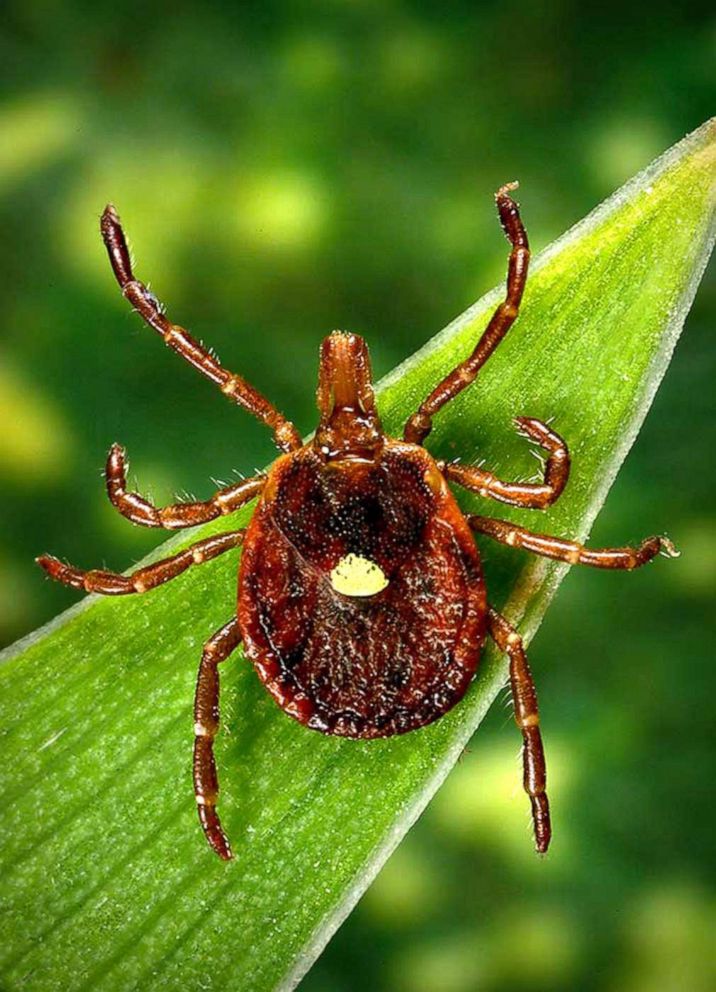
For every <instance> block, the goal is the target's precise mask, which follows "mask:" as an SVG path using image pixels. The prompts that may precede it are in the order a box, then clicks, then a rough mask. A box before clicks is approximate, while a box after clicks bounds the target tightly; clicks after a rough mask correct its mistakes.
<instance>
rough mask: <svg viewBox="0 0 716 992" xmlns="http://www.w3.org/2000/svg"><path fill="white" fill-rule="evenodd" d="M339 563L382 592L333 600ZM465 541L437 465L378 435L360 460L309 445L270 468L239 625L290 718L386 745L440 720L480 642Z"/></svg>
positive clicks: (244, 576)
mask: <svg viewBox="0 0 716 992" xmlns="http://www.w3.org/2000/svg"><path fill="white" fill-rule="evenodd" d="M349 555H353V556H357V557H360V558H362V559H364V560H367V561H370V562H373V563H375V565H377V566H378V568H379V569H380V570H381V572H382V573H383V575H384V576H385V578H386V579H387V583H388V584H387V586H386V587H385V588H384V589H382V590H381V591H380V592H378V593H376V594H374V595H372V596H348V595H344V594H341V593H340V592H337V591H336V589H335V588H334V586H333V584H332V582H331V579H330V576H331V574H332V572H333V570H334V569H335V568H336V567H337V566H338V565H339V563H340V562H341V561H344V560H346V558H347V557H348V556H349ZM486 612H487V601H486V595H485V586H484V582H483V580H482V574H481V570H480V562H479V557H478V555H477V552H476V548H475V542H474V540H473V537H472V534H471V533H470V528H469V527H468V525H467V521H466V520H465V517H464V516H463V515H462V513H461V512H460V510H459V509H458V507H457V504H456V503H455V500H454V498H453V496H452V494H451V492H450V491H449V489H448V487H447V484H446V483H445V481H444V479H443V476H442V474H441V473H440V472H439V470H438V468H437V466H436V464H435V462H434V461H433V459H432V458H431V457H430V455H428V453H427V452H426V451H425V450H424V449H423V448H419V447H418V446H417V445H412V444H406V443H404V442H396V441H389V442H387V443H386V444H385V445H384V446H383V447H382V449H381V451H380V453H379V454H378V455H377V456H376V457H375V459H372V460H370V461H367V462H361V463H347V464H346V463H338V464H335V463H328V464H326V463H325V461H324V460H323V459H322V458H321V456H320V455H319V454H317V453H316V451H315V450H314V449H313V447H312V446H308V447H306V448H304V449H303V450H301V451H300V452H298V453H297V454H295V455H284V457H283V458H281V459H279V461H278V462H277V464H276V465H275V466H274V468H273V469H272V470H271V473H270V475H269V478H268V480H267V485H266V489H265V490H264V496H263V499H262V500H261V502H260V504H259V507H258V509H257V511H256V513H255V514H254V517H253V520H252V521H251V524H250V525H249V527H248V529H247V532H246V538H245V541H244V551H243V555H242V560H241V572H240V579H239V610H238V616H239V626H240V628H241V635H242V640H243V642H244V648H245V650H246V653H247V654H248V656H249V658H251V660H252V661H253V663H254V665H255V667H256V670H257V672H258V673H259V677H260V678H261V680H262V681H263V683H264V684H265V686H266V688H267V689H268V690H269V692H270V693H271V695H272V696H273V697H274V699H275V700H276V701H277V702H278V704H279V705H280V706H281V707H282V708H283V709H284V710H286V712H287V713H290V715H291V716H293V717H295V718H296V719H297V720H300V721H301V723H305V724H306V725H307V726H309V727H312V728H315V729H316V730H321V731H323V732H324V733H329V734H340V735H341V736H343V737H387V736H389V735H391V734H401V733H405V732H406V731H408V730H415V729H417V728H418V727H422V726H424V725H425V724H427V723H431V722H432V721H433V720H436V719H437V718H438V717H440V716H442V715H443V713H445V712H447V710H449V709H450V708H451V707H452V706H454V705H455V703H456V702H458V700H459V699H461V698H462V696H463V695H464V693H465V690H466V689H467V687H468V684H469V682H470V679H471V678H472V676H473V674H474V672H475V668H476V665H477V660H478V656H479V652H480V646H481V644H482V641H483V639H484V636H485V624H486Z"/></svg>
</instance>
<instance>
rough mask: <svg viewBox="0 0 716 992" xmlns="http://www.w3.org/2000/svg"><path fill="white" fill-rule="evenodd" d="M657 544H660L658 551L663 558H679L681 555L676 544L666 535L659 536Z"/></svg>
mask: <svg viewBox="0 0 716 992" xmlns="http://www.w3.org/2000/svg"><path fill="white" fill-rule="evenodd" d="M659 544H660V548H659V551H660V553H661V554H662V555H663V556H664V557H665V558H680V557H681V552H680V551H679V549H678V548H677V547H676V545H675V544H674V542H673V541H671V540H670V539H669V538H668V537H663V536H662V537H660V538H659Z"/></svg>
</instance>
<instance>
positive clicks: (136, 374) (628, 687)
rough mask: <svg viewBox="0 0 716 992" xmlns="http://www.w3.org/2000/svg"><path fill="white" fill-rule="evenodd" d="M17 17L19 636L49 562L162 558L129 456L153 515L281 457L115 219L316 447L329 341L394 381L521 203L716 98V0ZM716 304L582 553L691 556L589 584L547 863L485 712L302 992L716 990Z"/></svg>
mask: <svg viewBox="0 0 716 992" xmlns="http://www.w3.org/2000/svg"><path fill="white" fill-rule="evenodd" d="M0 32H1V33H0V54H1V56H2V57H1V59H0V77H1V78H2V100H1V102H0V229H1V230H2V235H3V236H2V242H1V244H0V252H1V253H2V259H1V266H0V271H1V272H2V281H3V285H4V290H3V294H2V295H3V301H2V320H1V322H0V328H1V329H0V335H1V337H0V414H1V423H2V428H1V429H0V482H1V484H2V521H3V523H2V531H1V539H0V636H1V637H2V639H3V641H4V642H9V641H11V640H13V639H14V638H16V637H18V636H20V635H22V634H23V633H26V632H27V631H29V630H31V629H33V628H34V627H36V626H37V625H38V624H40V623H42V622H43V621H46V620H48V619H49V618H50V617H52V616H53V615H54V614H55V613H57V612H58V611H59V610H60V609H62V608H64V607H65V606H68V605H70V604H71V603H72V602H75V601H76V598H77V597H76V595H75V594H74V593H72V592H71V591H68V590H66V589H63V588H62V587H60V586H58V585H53V584H51V583H49V582H47V581H44V580H43V577H42V576H41V575H40V573H39V572H38V571H37V570H36V568H35V566H34V565H33V563H32V559H33V557H34V555H36V554H38V553H39V552H42V551H51V552H54V553H56V554H60V555H62V556H67V558H69V559H70V560H71V561H74V562H76V563H78V564H80V565H86V566H99V565H102V564H106V565H107V566H108V567H112V568H117V569H123V568H126V567H127V566H128V565H129V564H130V563H131V562H132V561H133V560H136V559H138V558H139V557H141V556H142V555H143V554H144V553H145V552H146V551H148V550H149V549H150V548H152V547H154V546H155V545H156V544H157V543H158V540H159V537H158V535H157V534H156V533H152V532H149V531H144V530H141V529H139V528H133V527H131V526H130V525H129V524H128V523H127V522H126V521H124V520H123V519H122V518H120V517H119V516H118V515H117V514H116V513H115V512H114V511H112V510H111V508H110V507H109V504H108V502H107V500H106V499H105V498H104V495H103V483H102V479H101V475H100V470H101V468H102V466H103V464H104V459H105V456H106V451H107V449H108V447H109V445H110V443H111V442H112V441H114V440H118V441H121V442H122V443H123V444H125V445H126V446H127V448H128V450H129V453H130V455H131V457H132V460H133V474H135V473H136V476H137V478H138V480H139V485H140V487H141V489H142V491H144V492H149V493H151V494H152V496H153V497H155V498H156V499H157V500H158V501H168V500H171V499H172V498H173V497H174V496H175V495H177V494H181V493H184V492H186V491H189V492H191V493H193V494H195V495H197V496H198V497H206V496H207V495H208V494H209V493H210V492H211V491H212V490H213V488H214V485H213V483H212V481H211V478H212V477H214V478H219V479H223V480H226V479H229V478H231V476H232V473H233V472H234V471H235V470H236V471H240V472H247V473H248V472H250V471H251V470H252V469H253V468H254V467H255V466H262V465H264V464H266V463H267V462H268V461H269V460H270V459H271V457H272V451H273V449H272V446H271V441H270V437H269V436H268V434H267V432H265V431H264V430H262V429H261V428H260V427H259V426H258V425H257V424H256V423H254V421H253V420H252V419H251V418H249V417H248V416H246V415H245V414H243V413H242V412H241V411H238V410H234V409H232V408H231V407H230V406H229V404H227V403H226V401H224V400H222V398H221V397H220V396H219V395H218V394H217V393H216V391H215V390H213V389H212V387H211V386H209V385H208V384H207V383H206V382H204V381H203V380H202V379H201V378H200V377H199V376H198V375H196V374H195V373H193V372H192V370H190V369H188V368H187V367H185V366H184V365H183V364H182V363H181V362H179V361H178V360H177V359H175V358H174V357H173V356H172V355H171V354H170V353H168V352H167V350H166V349H164V348H163V347H162V346H161V344H160V342H159V341H158V340H157V339H156V338H155V336H154V335H152V334H151V333H150V332H149V331H147V330H145V329H144V328H143V327H142V326H141V324H140V322H139V321H138V320H137V319H136V318H135V317H133V316H132V315H131V314H130V313H129V312H128V311H127V308H126V307H125V306H124V305H123V302H122V300H121V298H120V296H119V293H118V292H117V290H116V287H115V285H114V283H113V280H112V278H111V275H110V273H109V270H108V266H107V263H106V258H105V255H104V250H103V248H102V246H101V243H100V241H99V237H98V232H97V221H98V216H99V213H100V211H101V209H102V207H103V205H104V204H105V202H107V201H108V200H112V201H113V202H114V203H115V204H116V205H117V207H118V209H119V210H120V211H121V213H122V217H123V219H124V222H125V224H126V226H127V229H128V231H129V234H130V238H131V240H132V242H133V245H134V248H135V251H136V255H137V259H138V271H139V274H140V276H141V277H144V278H145V279H147V280H151V283H152V286H153V288H154V289H155V291H156V292H157V293H158V294H159V295H160V296H161V298H162V299H163V300H165V301H166V302H167V303H168V304H169V312H170V314H171V315H172V316H173V317H174V318H175V319H176V320H178V321H179V322H181V323H183V324H185V325H186V326H187V327H189V328H191V329H192V330H193V331H194V332H195V333H196V334H197V335H198V336H200V337H201V338H202V339H203V340H205V341H206V342H208V343H210V344H211V345H212V346H213V347H215V348H216V350H217V351H218V352H219V354H220V355H221V356H222V357H223V359H224V361H225V362H226V364H227V365H228V366H229V367H230V368H235V369H237V370H240V371H241V372H242V373H244V374H245V375H246V376H247V377H248V378H250V379H251V380H252V381H253V382H254V383H255V384H257V385H258V386H259V387H261V388H262V389H264V390H265V391H266V392H267V393H268V395H269V396H270V397H272V398H273V399H275V400H276V401H277V403H278V404H279V405H280V406H281V407H282V408H283V409H284V410H285V411H286V412H287V413H288V414H289V415H291V416H292V417H293V418H294V419H295V420H296V422H297V423H298V425H299V427H300V428H301V430H302V431H304V432H308V431H309V430H310V429H311V427H312V426H313V423H314V420H315V415H314V399H313V394H314V388H315V378H316V366H317V348H318V344H319V341H320V339H321V337H322V336H323V335H324V334H325V333H327V332H328V331H329V330H331V329H332V328H334V327H341V328H345V329H350V330H354V331H357V332H359V333H362V334H365V336H366V337H367V338H368V340H369V342H370V345H371V349H372V353H373V360H374V365H375V369H376V374H377V375H378V376H380V375H382V374H384V373H385V372H387V371H388V370H389V369H391V368H392V367H393V366H394V365H395V364H396V363H397V362H398V361H400V360H401V359H402V358H404V357H406V356H407V355H408V354H410V353H411V352H412V351H414V350H415V349H416V348H418V347H419V346H420V345H421V344H423V343H424V342H425V341H426V340H427V339H428V338H429V337H431V336H432V335H433V334H434V333H435V332H436V331H437V330H438V329H440V328H441V327H442V326H443V325H444V324H446V323H447V322H448V320H450V319H451V318H452V317H453V316H455V315H456V314H457V313H459V312H460V311H461V310H463V309H464V308H465V307H466V306H467V305H468V304H469V303H471V302H472V301H473V300H474V299H475V298H476V297H478V296H479V295H481V293H482V292H483V291H484V290H486V289H488V288H490V287H491V286H492V285H493V284H495V283H497V282H499V281H501V279H502V277H503V270H504V264H505V252H506V249H505V244H504V241H503V240H502V237H501V235H500V232H499V229H498V226H497V222H496V220H495V217H494V216H493V203H492V192H493V190H494V189H495V188H496V186H497V185H499V184H500V183H501V182H503V181H505V180H508V179H513V178H519V179H520V180H521V183H522V189H521V201H522V205H523V213H524V217H525V220H526V223H527V225H528V229H529V232H530V236H531V240H532V243H533V246H534V247H535V248H537V249H539V248H541V247H543V246H545V245H546V244H547V243H548V242H549V241H551V240H552V239H553V238H554V237H555V236H557V235H558V234H560V233H561V232H562V231H563V230H564V229H565V228H566V227H568V226H569V225H571V224H572V223H573V222H575V221H577V220H578V219H580V217H582V216H583V215H584V214H585V213H586V212H588V211H589V210H590V209H591V208H592V207H593V206H595V205H596V204H597V203H598V202H599V201H600V200H602V199H603V198H604V197H605V196H606V195H608V194H609V193H610V192H611V191H612V190H613V189H614V188H615V187H616V186H618V185H619V184H620V183H621V182H622V181H624V180H626V179H627V178H629V177H630V176H631V175H632V174H633V173H634V172H636V171H638V170H639V169H640V168H642V167H643V166H645V165H646V164H647V163H648V162H649V161H650V159H652V158H653V157H654V156H656V155H657V154H659V153H660V152H661V151H662V150H664V149H665V148H666V147H667V146H668V145H670V144H672V143H673V142H674V141H676V140H677V139H678V138H680V137H681V136H682V135H683V134H684V133H685V132H686V131H688V130H691V129H693V128H694V127H696V126H697V125H698V124H700V123H701V122H702V121H703V120H705V119H706V118H707V117H709V116H710V115H711V114H712V113H713V111H714V102H713V97H714V93H715V91H716V85H715V83H716V74H715V66H716V17H715V16H714V12H713V5H712V4H711V3H703V4H701V3H664V2H661V3H659V2H655V3H651V4H650V5H649V6H648V8H641V9H639V8H638V7H637V5H634V6H630V5H628V4H624V3H614V2H607V3H603V4H601V5H599V6H598V7H597V6H596V5H595V6H594V7H592V8H591V9H588V8H587V7H585V6H584V5H582V4H578V3H576V2H574V0H556V2H552V3H548V4H547V3H539V2H537V3H533V4H530V5H529V6H526V5H521V4H515V3H510V2H506V3H504V2H503V3H482V4H474V3H465V2H441V3H423V4H412V5H411V4H407V3H400V2H397V0H394V2H391V0H382V2H377V0H376V2H370V0H368V2H364V3H360V2H358V0H324V2H320V0H314V2H310V0H305V2H301V0H283V2H281V0H275V2H264V3H261V4H243V5H231V4H212V5H201V4H197V3H191V2H181V0H176V2H173V3H171V4H169V3H167V4H161V3H157V4H153V5H150V6H149V7H148V6H147V5H144V4H136V3H127V4H122V5H115V4H107V3H101V2H100V3H93V4H89V3H62V2H51V0H50V2H43V3H38V2H27V0H25V2H23V3H19V2H14V3H13V2H10V3H8V4H7V5H6V6H5V13H4V18H3V26H2V28H1V29H0ZM715 320H716V285H715V283H714V279H713V269H712V270H711V277H709V273H707V276H706V279H705V282H704V284H703V285H702V287H701V289H700V291H699V294H698V297H697V300H696V304H695V306H694V309H693V312H692V314H691V316H690V318H689V320H688V322H687V328H686V332H685V335H684V338H683V339H682V342H681V344H680V345H679V348H678V350H677V353H676V357H675V360H674V362H673V364H672V367H671V369H670V371H669V373H668V376H667V379H666V381H665V383H664V385H663V387H662V389H661V391H660V393H659V395H658V397H657V400H656V402H655V405H654V408H653V410H652V412H651V414H650V416H649V418H648V421H647V424H646V427H645V429H644V431H643V432H642V434H641V436H640V438H639V440H638V441H637V444H636V446H635V448H634V450H633V451H632V453H631V455H630V456H629V459H628V461H627V463H626V465H625V467H624V469H623V471H622V473H621V475H620V478H619V480H618V482H617V484H616V485H615V487H614V490H613V491H612V494H611V496H610V498H609V501H608V504H607V506H606V507H605V509H604V510H603V512H602V514H601V516H600V518H599V522H598V525H597V526H596V528H595V529H594V532H593V535H592V537H593V542H594V543H602V544H613V543H615V544H619V543H622V542H626V541H629V540H634V539H637V538H639V537H641V536H643V535H644V534H647V533H651V532H655V531H657V532H658V531H660V530H664V529H665V530H667V531H668V533H669V534H670V535H671V536H672V537H673V538H674V539H675V540H676V542H677V543H678V544H679V546H680V547H681V549H682V551H683V552H684V553H683V556H682V558H681V559H680V560H679V561H678V562H673V563H671V564H670V565H669V566H668V567H667V566H663V567H654V568H650V569H648V570H645V571H644V572H643V573H639V574H637V575H632V576H630V575H621V576H620V575H604V574H596V573H591V574H590V573H589V572H587V571H583V572H579V574H577V572H573V573H572V575H571V576H570V577H569V578H568V580H567V581H566V582H565V585H564V587H563V589H562V591H561V592H560V594H559V596H558V598H557V601H556V602H555V604H554V606H553V607H552V609H551V610H550V611H549V613H548V615H547V619H546V621H545V623H544V626H543V628H542V630H541V632H540V634H539V636H538V638H537V640H536V641H535V643H534V646H533V648H532V652H531V657H532V661H533V667H534V668H535V669H536V673H537V678H538V685H539V689H540V694H541V700H542V711H543V722H544V726H545V734H546V741H547V747H548V757H549V762H550V776H551V784H552V789H551V794H552V800H553V805H554V818H555V833H556V836H555V842H554V846H553V851H552V852H551V853H550V856H549V858H548V859H547V860H546V861H539V860H537V859H536V858H535V856H534V855H533V853H532V847H531V841H530V836H529V825H528V821H527V813H526V805H525V802H524V800H523V797H522V794H521V790H520V782H519V764H518V757H517V754H518V738H517V733H516V731H515V729H514V727H513V726H512V723H511V717H510V713H509V711H508V710H506V709H502V708H500V707H495V708H494V709H493V712H492V714H491V716H490V717H489V718H488V720H487V721H486V722H485V723H484V724H483V726H482V727H481V728H480V731H479V733H478V734H477V736H476V738H475V739H474V741H473V743H472V746H471V749H470V751H469V753H467V754H466V755H465V757H464V759H463V760H462V762H461V763H460V764H459V765H458V767H457V768H456V769H455V771H454V772H453V773H452V775H451V777H450V779H449V780H448V782H447V784H446V785H445V786H444V788H443V789H442V791H441V792H440V793H439V795H438V797H437V798H436V800H435V801H434V802H433V804H432V806H431V807H430V809H429V810H428V812H427V813H426V814H425V816H424V817H423V818H422V819H421V821H420V822H419V823H418V825H417V826H416V827H415V829H414V830H413V831H411V833H410V835H409V836H408V838H407V839H406V841H405V842H404V843H403V844H402V845H401V847H400V848H399V849H398V851H397V852H396V854H395V855H394V857H393V858H392V859H391V861H390V862H389V863H388V865H387V867H386V868H385V870H384V871H383V873H382V874H381V876H380V877H379V878H378V880H377V881H376V883H375V884H374V885H373V887H372V888H371V890H370V891H369V893H368V894H367V895H366V896H365V898H364V899H363V900H362V902H361V904H360V905H359V907H358V908H357V909H356V911H355V912H354V913H353V915H352V917H351V918H350V919H349V921H348V922H347V923H346V924H345V925H344V926H343V928H342V929H341V931H340V932H339V933H338V935H337V936H336V937H335V939H334V940H333V942H332V943H331V945H330V946H329V948H328V949H327V951H326V952H325V954H324V955H323V957H322V958H321V959H320V961H319V963H318V964H317V965H316V966H315V967H314V969H313V971H312V972H311V973H310V974H309V976H308V977H307V978H306V979H305V980H304V983H303V985H302V988H304V989H306V990H307V992H328V990H330V992H333V990H346V992H352V990H359V989H360V990H363V989H366V988H369V989H371V990H376V992H383V990H386V992H472V990H478V989H479V990H483V989H484V990H495V992H498V990H499V992H502V990H505V992H511V990H516V989H517V990H518V989H522V988H525V989H527V988H529V989H532V990H541V989H544V990H553V989H554V990H560V989H565V990H566V989H570V990H572V989H579V990H591V989H594V990H605V992H612V990H619V992H642V990H643V992H646V990H651V992H654V990H656V992H662V990H664V992H671V990H674V992H676V990H678V992H683V990H686V992H692V990H694V992H698V990H701V989H703V990H711V989H713V988H714V987H716V957H715V952H714V933H715V932H716V877H715V869H716V851H715V850H714V833H715V831H714V822H715V817H714V813H715V807H716V803H715V801H714V786H713V782H714V778H715V777H716V760H715V754H714V752H715V748H714V743H713V741H714V733H713V712H712V708H711V706H710V705H704V701H710V700H711V699H712V698H713V696H714V693H715V692H716V669H715V668H714V665H713V656H714V633H715V632H714V624H713V617H714V606H713V593H714V586H715V585H716V521H715V519H714V514H713V492H714V483H715V482H716V466H715V465H714V459H713V451H714V442H715V440H716V438H715V437H714V433H715V432H714V426H713V425H714V413H713V403H712V397H713V383H714V380H715V379H716V360H715V356H716V349H715V348H714V344H713V337H712V334H713V331H712V328H713V326H714V321H715ZM516 333H519V330H517V331H516ZM515 412H516V413H519V412H526V411H518V410H516V411H515ZM527 412H528V411H527ZM506 429H507V425H506ZM488 577H489V576H488Z"/></svg>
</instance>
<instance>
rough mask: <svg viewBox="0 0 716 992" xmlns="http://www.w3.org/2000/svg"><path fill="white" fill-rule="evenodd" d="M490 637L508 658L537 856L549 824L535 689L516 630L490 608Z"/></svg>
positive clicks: (542, 849)
mask: <svg viewBox="0 0 716 992" xmlns="http://www.w3.org/2000/svg"><path fill="white" fill-rule="evenodd" d="M487 626H488V630H489V631H490V636H491V637H492V639H493V640H494V642H495V644H496V645H497V646H498V648H499V649H500V651H504V652H505V654H506V655H507V656H508V658H509V659H510V686H511V689H512V700H513V703H514V707H515V722H516V724H517V726H518V727H519V728H520V730H521V731H522V741H523V745H522V768H523V778H522V782H523V785H524V788H525V792H526V793H527V795H528V796H529V797H530V803H531V805H532V823H533V825H534V834H535V846H536V848H537V850H538V851H539V853H540V854H544V853H545V851H546V850H547V848H548V847H549V842H550V838H551V837H552V825H551V823H550V818H549V800H548V799H547V792H546V786H547V769H546V766H545V761H544V747H543V746H542V734H541V733H540V729H539V710H538V707H537V690H536V689H535V684H534V679H533V678H532V672H531V671H530V666H529V664H528V662H527V655H526V654H525V649H524V646H523V644H522V638H521V637H520V635H519V634H518V633H517V631H516V630H515V628H514V627H513V626H512V625H511V624H510V623H508V621H507V620H506V619H505V618H504V617H503V616H502V614H501V613H498V612H497V610H494V609H493V608H492V607H489V608H488V611H487Z"/></svg>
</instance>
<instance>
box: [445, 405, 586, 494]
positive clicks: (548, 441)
mask: <svg viewBox="0 0 716 992" xmlns="http://www.w3.org/2000/svg"><path fill="white" fill-rule="evenodd" d="M515 423H516V425H517V429H518V431H519V433H520V434H522V435H523V436H524V437H528V438H529V439H530V440H531V441H536V442H537V444H539V446H540V447H541V448H544V449H545V451H548V452H549V456H548V458H547V462H546V464H545V467H544V480H543V482H542V484H541V485H540V484H537V485H534V484H531V483H526V482H503V481H502V479H498V478H497V477H496V476H494V475H493V474H492V472H485V471H483V470H482V469H481V468H477V467H475V466H472V465H467V466H465V465H457V464H451V463H450V462H438V466H439V467H440V469H441V470H442V473H443V475H444V476H445V477H446V478H447V479H450V481H451V482H457V483H458V485H460V486H464V487H465V489H469V490H470V491H471V492H475V493H479V494H480V496H489V497H491V498H492V499H496V500H499V501H500V502H501V503H509V504H510V505H511V506H524V507H527V508H529V509H532V510H544V509H545V508H546V507H548V506H551V505H552V503H554V502H555V501H556V500H557V499H558V498H559V496H560V495H561V494H562V490H563V489H564V487H565V486H566V485H567V479H568V478H569V451H568V450H567V445H566V444H565V442H564V441H563V440H562V438H561V437H560V436H559V434H555V432H554V431H552V430H550V429H549V427H548V426H547V425H546V424H543V423H542V421H541V420H535V419H534V418H533V417H515Z"/></svg>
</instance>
